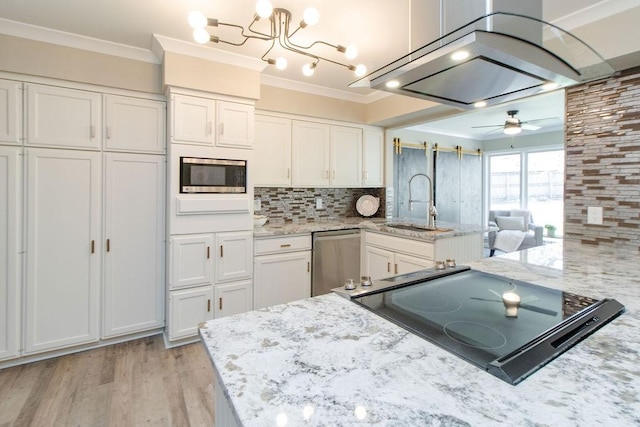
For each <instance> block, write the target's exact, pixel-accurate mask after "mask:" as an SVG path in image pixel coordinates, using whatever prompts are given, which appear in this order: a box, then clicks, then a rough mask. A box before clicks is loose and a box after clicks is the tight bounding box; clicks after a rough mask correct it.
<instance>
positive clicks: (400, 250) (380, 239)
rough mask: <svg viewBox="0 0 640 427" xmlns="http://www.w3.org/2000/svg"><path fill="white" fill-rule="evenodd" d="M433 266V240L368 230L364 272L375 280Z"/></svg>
mask: <svg viewBox="0 0 640 427" xmlns="http://www.w3.org/2000/svg"><path fill="white" fill-rule="evenodd" d="M433 266H434V261H433V244H432V243H428V242H422V241H417V240H411V239H406V238H401V237H394V236H389V235H383V234H377V233H371V232H366V233H365V248H364V271H365V274H367V275H369V276H371V278H372V279H373V280H377V279H384V278H385V277H390V276H395V275H397V274H406V273H411V272H413V271H418V270H423V269H425V268H431V267H433Z"/></svg>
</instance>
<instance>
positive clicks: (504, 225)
mask: <svg viewBox="0 0 640 427" xmlns="http://www.w3.org/2000/svg"><path fill="white" fill-rule="evenodd" d="M496 222H497V223H498V227H499V228H500V230H519V231H524V218H523V217H521V216H497V217H496Z"/></svg>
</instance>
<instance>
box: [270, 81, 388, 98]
mask: <svg viewBox="0 0 640 427" xmlns="http://www.w3.org/2000/svg"><path fill="white" fill-rule="evenodd" d="M260 83H261V84H263V85H265V86H273V87H278V88H281V89H288V90H293V91H297V92H303V93H309V94H312V95H319V96H326V97H328V98H336V99H341V100H343V101H351V102H357V103H359V104H369V103H371V102H374V101H377V100H379V99H382V98H386V97H387V96H390V95H391V93H387V92H382V91H374V92H373V93H371V94H368V95H361V94H357V93H351V92H347V91H344V90H339V89H332V88H328V87H324V86H318V85H314V84H311V83H305V82H300V81H296V80H289V79H283V78H282V77H276V76H272V75H269V74H262V75H261V76H260Z"/></svg>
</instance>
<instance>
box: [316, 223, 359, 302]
mask: <svg viewBox="0 0 640 427" xmlns="http://www.w3.org/2000/svg"><path fill="white" fill-rule="evenodd" d="M312 263H313V265H312V267H311V296H316V295H322V294H327V293H329V292H330V290H331V289H333V288H337V287H338V286H342V285H344V283H345V282H346V281H347V280H348V279H353V281H354V282H356V283H358V282H359V279H360V230H359V229H348V230H337V231H318V232H315V233H313V253H312Z"/></svg>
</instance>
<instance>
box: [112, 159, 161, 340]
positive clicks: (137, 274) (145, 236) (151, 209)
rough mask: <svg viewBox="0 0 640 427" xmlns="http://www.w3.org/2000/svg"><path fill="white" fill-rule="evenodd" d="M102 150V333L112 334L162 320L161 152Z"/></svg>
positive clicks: (152, 325) (147, 326)
mask: <svg viewBox="0 0 640 427" xmlns="http://www.w3.org/2000/svg"><path fill="white" fill-rule="evenodd" d="M104 156H105V157H104V160H105V162H104V165H105V198H104V199H105V217H104V218H105V234H104V280H105V282H104V300H103V311H102V312H103V334H102V335H103V337H112V336H116V335H123V334H126V333H132V332H138V331H143V330H148V329H153V328H158V327H162V326H163V323H164V298H165V293H164V280H163V279H164V275H163V267H164V255H165V254H164V244H163V243H164V157H163V156H154V155H146V154H122V153H107V154H105V155H104ZM132 184H133V185H132Z"/></svg>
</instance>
